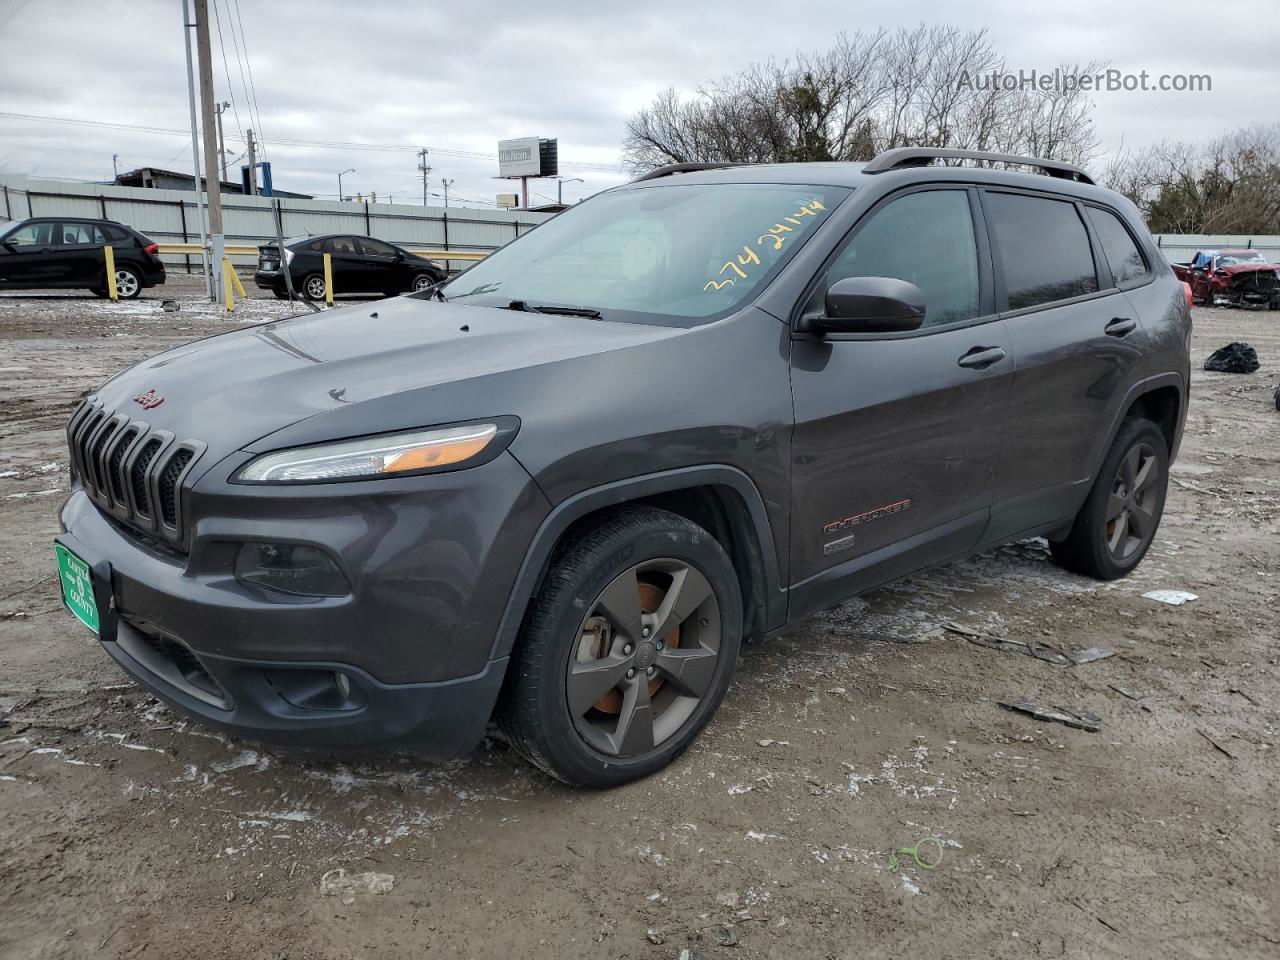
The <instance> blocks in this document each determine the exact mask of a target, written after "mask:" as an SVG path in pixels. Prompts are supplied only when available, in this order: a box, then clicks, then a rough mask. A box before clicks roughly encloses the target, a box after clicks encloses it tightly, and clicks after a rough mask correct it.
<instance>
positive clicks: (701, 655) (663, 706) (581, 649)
mask: <svg viewBox="0 0 1280 960" xmlns="http://www.w3.org/2000/svg"><path fill="white" fill-rule="evenodd" d="M578 638H579V639H578V642H577V643H576V644H575V645H574V647H573V648H572V653H571V659H570V662H569V663H568V665H567V671H566V677H565V689H566V694H567V702H568V705H569V712H570V715H571V716H572V718H573V723H574V727H575V729H576V730H577V731H578V734H579V735H580V736H581V737H582V738H583V740H585V741H586V742H587V744H588V745H590V746H591V747H592V748H593V749H595V750H597V751H599V752H600V753H604V754H607V755H610V756H615V757H634V756H638V755H641V754H644V753H647V752H649V751H650V750H652V749H654V748H655V747H657V746H659V745H660V744H662V743H663V742H664V741H666V740H668V739H670V738H671V737H672V736H674V735H676V734H677V733H678V732H679V731H680V729H681V728H682V727H683V726H684V724H685V722H686V721H688V720H689V718H690V717H691V716H692V715H693V713H694V711H695V710H696V709H697V707H698V704H699V703H700V702H701V701H702V699H703V697H704V696H707V695H708V694H710V693H711V692H712V687H713V680H714V677H715V673H716V667H717V664H718V661H719V657H720V605H719V602H718V601H717V600H716V596H715V592H714V591H713V590H712V588H711V584H710V583H709V582H708V580H707V578H706V577H705V576H704V575H703V574H702V573H701V572H700V571H699V570H698V569H697V568H696V567H694V566H692V565H691V564H689V563H687V562H685V561H682V560H674V559H654V560H646V561H644V562H643V563H638V564H636V565H634V566H632V567H630V568H629V569H627V570H625V571H623V572H622V573H621V574H619V575H618V576H617V577H615V578H614V579H613V580H612V581H611V582H610V583H609V585H608V586H607V587H605V588H604V590H603V591H601V593H600V595H599V596H598V597H597V598H596V600H595V602H594V604H593V605H592V608H591V610H590V611H589V612H588V613H587V616H586V617H584V618H583V620H582V624H581V626H580V628H579V631H578Z"/></svg>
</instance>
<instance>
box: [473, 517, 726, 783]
mask: <svg viewBox="0 0 1280 960" xmlns="http://www.w3.org/2000/svg"><path fill="white" fill-rule="evenodd" d="M741 634H742V597H741V591H740V588H739V586H738V578H737V575H736V574H735V572H734V568H733V564H732V563H731V562H730V560H729V557H728V555H727V554H726V553H725V551H724V548H723V547H722V546H721V545H720V544H719V543H718V542H717V541H716V540H715V539H714V538H713V537H712V536H711V535H710V534H709V533H707V531H705V530H703V529H702V528H701V527H699V526H698V525H697V524H695V523H692V522H690V521H689V520H687V519H685V518H684V517H681V516H679V515H677V514H673V513H669V512H667V511H665V510H658V509H655V508H653V507H640V506H637V507H625V508H622V509H620V510H619V511H618V512H617V513H614V514H613V515H611V516H610V517H609V518H608V519H606V520H604V521H603V522H601V523H600V524H599V525H597V526H595V527H593V528H592V529H590V530H588V531H587V532H586V533H584V534H583V535H581V536H580V537H578V538H577V539H576V540H574V541H573V542H572V543H570V544H569V545H568V546H567V547H562V548H559V549H558V551H557V553H556V555H554V556H553V558H552V561H551V568H550V570H549V571H548V573H547V576H546V579H545V581H544V583H543V585H542V588H541V591H540V592H539V595H538V597H537V598H536V599H535V601H534V603H533V607H532V609H531V610H530V612H529V614H528V616H527V617H526V620H525V624H524V627H523V629H522V632H521V637H520V641H519V644H518V648H517V652H516V654H515V656H514V657H513V658H512V663H511V667H510V670H509V673H508V681H507V689H506V691H505V692H504V696H503V705H502V707H501V709H500V711H499V717H498V719H499V724H500V726H501V727H502V729H503V730H504V732H505V733H506V735H507V738H508V739H509V740H510V742H511V744H512V745H513V746H514V747H515V748H516V749H517V750H518V751H519V752H520V753H521V754H522V755H524V756H525V757H526V758H527V759H528V760H530V761H531V762H532V763H534V764H535V765H537V766H538V767H540V768H542V769H543V770H544V771H546V772H547V773H549V774H551V775H552V776H554V777H557V778H559V779H560V780H563V781H565V782H566V783H571V784H577V785H580V786H591V787H612V786H618V785H620V784H623V783H627V782H629V781H632V780H636V779H638V778H640V777H644V776H647V775H648V774H650V773H653V772H654V771H656V770H660V769H661V768H662V767H665V766H666V765H667V764H669V763H670V762H671V761H672V760H674V759H675V758H676V757H678V756H679V755H680V754H681V753H683V752H684V750H685V749H686V748H687V747H688V746H689V744H690V743H691V742H692V741H693V739H694V737H696V736H697V735H698V732H699V731H700V730H702V728H703V727H704V726H706V724H707V722H708V721H709V720H710V719H711V717H712V715H713V714H714V713H715V711H716V708H717V707H718V706H719V705H720V701H721V700H722V699H723V698H724V694H725V691H726V690H727V689H728V686H729V679H730V677H731V676H732V674H733V669H734V666H735V665H736V663H737V659H738V647H739V643H740V640H741Z"/></svg>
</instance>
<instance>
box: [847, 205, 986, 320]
mask: <svg viewBox="0 0 1280 960" xmlns="http://www.w3.org/2000/svg"><path fill="white" fill-rule="evenodd" d="M846 277H896V278H897V279H899V280H906V281H907V282H908V283H914V284H915V285H916V286H917V287H919V288H920V290H921V291H922V292H923V293H924V297H925V317H924V324H925V326H930V327H932V326H938V325H939V324H944V323H954V322H956V321H957V320H970V319H972V318H974V317H976V316H977V315H978V250H977V247H976V245H975V243H974V239H973V217H972V216H971V214H970V212H969V195H968V194H967V193H966V192H965V191H963V190H928V191H922V192H920V193H910V194H907V195H906V196H905V197H900V198H899V199H897V200H894V201H892V202H891V203H889V204H888V205H887V206H885V207H883V208H881V209H880V210H879V211H877V212H876V213H875V214H874V215H873V216H872V218H871V219H870V220H869V221H868V222H867V223H866V224H864V225H863V226H862V227H860V228H859V229H858V232H857V233H856V234H854V236H853V239H852V240H850V241H849V244H848V246H846V247H845V248H844V249H843V250H842V251H840V255H839V256H838V257H836V259H835V262H834V263H832V264H831V266H830V267H829V268H828V270H827V275H826V278H825V282H824V284H823V286H822V289H823V291H824V292H825V291H826V290H827V289H829V288H830V287H831V285H832V284H833V283H835V282H836V281H837V280H843V279H845V278H846Z"/></svg>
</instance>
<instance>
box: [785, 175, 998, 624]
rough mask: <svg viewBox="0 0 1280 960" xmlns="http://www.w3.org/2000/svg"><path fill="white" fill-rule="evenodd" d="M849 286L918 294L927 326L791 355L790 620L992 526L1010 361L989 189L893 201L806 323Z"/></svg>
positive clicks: (826, 275)
mask: <svg viewBox="0 0 1280 960" xmlns="http://www.w3.org/2000/svg"><path fill="white" fill-rule="evenodd" d="M852 276H884V277H896V278H898V279H901V280H906V281H909V282H911V283H914V284H916V286H918V287H919V288H920V289H921V290H922V291H923V293H924V295H925V300H926V314H925V321H924V325H923V326H922V327H921V328H920V329H918V330H915V331H911V332H909V333H868V334H856V335H850V334H828V335H827V336H825V337H823V338H820V339H819V338H813V337H809V338H800V337H797V339H795V341H794V342H793V344H792V372H791V380H792V397H793V402H794V407H795V431H794V435H793V440H792V477H791V480H792V496H791V510H792V528H791V545H792V546H791V550H792V556H791V571H792V581H793V587H792V615H793V616H794V615H801V614H803V613H804V612H807V611H809V610H812V609H816V608H817V607H819V606H822V605H824V604H827V603H831V602H833V601H835V600H837V599H839V598H841V597H843V596H847V595H848V594H850V593H853V592H855V591H857V590H862V589H865V588H867V587H870V586H874V585H875V584H876V583H879V582H883V581H885V580H888V579H892V578H893V577H896V576H900V575H902V574H904V573H909V572H910V571H912V570H915V569H918V568H919V567H922V566H925V565H926V564H928V563H930V562H933V561H936V560H942V559H946V558H947V557H950V556H954V555H957V554H960V553H963V552H965V551H966V550H968V549H969V548H971V547H972V546H973V545H974V544H975V543H976V542H977V540H978V538H979V536H980V534H981V532H982V530H983V528H984V527H985V525H986V523H987V519H988V516H989V507H990V503H991V491H992V483H993V480H994V477H995V471H996V465H997V460H998V456H999V452H1000V442H1001V436H1002V432H1003V429H1004V406H1005V402H1006V399H1007V396H1008V392H1009V385H1010V379H1011V373H1012V369H1013V361H1012V357H1011V349H1010V346H1009V338H1008V334H1007V333H1006V331H1005V329H1004V324H1003V323H1002V322H1001V321H1000V320H999V318H998V317H997V316H996V314H995V310H994V297H993V290H992V285H991V275H990V267H989V257H988V253H987V242H986V234H985V230H984V229H983V228H982V226H981V209H980V207H979V206H978V200H977V192H976V190H974V189H972V188H970V187H966V186H964V185H958V186H956V187H950V186H947V187H943V186H931V187H926V188H918V189H914V190H910V191H906V192H901V193H898V194H894V195H891V196H890V197H889V198H887V199H886V200H883V201H881V203H880V204H879V205H877V206H876V207H874V208H873V209H872V210H871V211H870V212H869V213H868V214H867V215H865V216H864V217H863V218H862V220H861V221H860V222H859V224H858V225H857V226H855V228H854V229H853V231H851V234H850V236H849V237H847V238H846V239H845V240H844V241H843V242H842V244H841V245H840V246H838V247H837V248H836V252H835V253H834V254H833V256H832V258H831V259H829V260H828V262H827V266H826V267H825V268H824V270H823V272H822V274H821V275H820V277H819V278H818V282H817V284H816V286H815V287H814V289H813V291H812V293H811V294H810V295H809V297H808V298H807V303H806V307H805V311H806V312H809V311H810V310H813V309H814V308H815V307H818V306H819V305H820V304H821V302H822V298H823V297H824V296H825V293H826V290H827V289H828V288H829V287H830V286H831V285H832V284H833V283H835V282H836V281H837V280H840V279H843V278H845V277H852Z"/></svg>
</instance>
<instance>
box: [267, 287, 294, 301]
mask: <svg viewBox="0 0 1280 960" xmlns="http://www.w3.org/2000/svg"><path fill="white" fill-rule="evenodd" d="M271 292H272V293H274V294H275V295H276V299H277V300H288V299H290V297H289V291H288V290H279V289H273V290H272V291H271Z"/></svg>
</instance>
